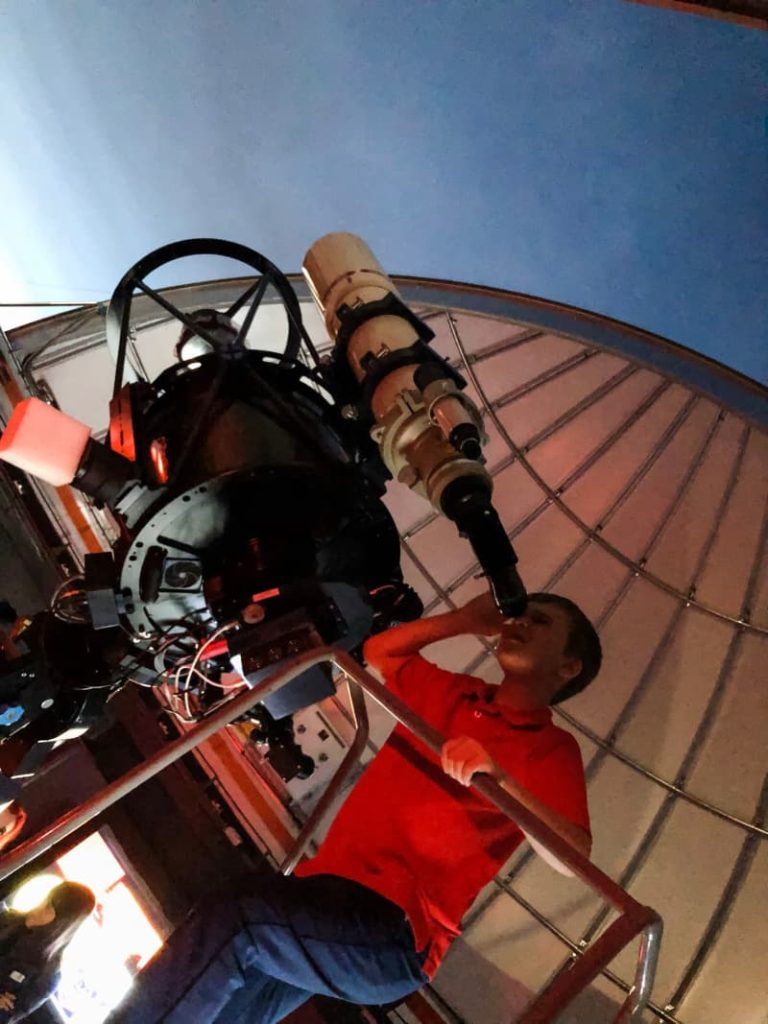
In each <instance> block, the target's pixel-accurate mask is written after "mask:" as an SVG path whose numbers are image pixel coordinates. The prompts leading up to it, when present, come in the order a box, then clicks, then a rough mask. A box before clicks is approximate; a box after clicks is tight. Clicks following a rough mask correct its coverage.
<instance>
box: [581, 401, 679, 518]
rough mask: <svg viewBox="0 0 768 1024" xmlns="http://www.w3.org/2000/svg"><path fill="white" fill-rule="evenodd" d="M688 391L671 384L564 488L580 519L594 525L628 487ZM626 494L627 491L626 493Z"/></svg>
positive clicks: (657, 448)
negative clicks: (583, 471)
mask: <svg viewBox="0 0 768 1024" xmlns="http://www.w3.org/2000/svg"><path fill="white" fill-rule="evenodd" d="M688 397H689V392H687V391H686V390H685V389H684V388H682V387H678V386H677V385H672V386H671V387H669V388H667V390H666V391H664V393H663V394H661V395H660V396H659V397H658V398H657V399H656V400H655V401H654V402H653V404H652V405H651V407H650V408H649V409H648V410H647V411H646V412H645V413H644V414H643V415H642V416H641V417H640V418H639V419H638V420H637V421H636V422H635V423H633V424H632V426H631V427H629V429H628V430H627V431H626V432H625V433H623V434H621V436H616V437H615V438H614V439H613V442H612V444H611V445H610V447H609V448H608V449H607V450H606V451H605V452H604V453H603V454H602V455H601V456H600V458H599V459H598V460H597V461H596V462H595V463H594V464H593V465H592V466H590V467H589V469H588V470H587V471H586V472H585V473H584V474H583V475H581V476H579V477H577V478H576V479H575V480H574V481H573V483H571V484H570V486H569V487H568V488H567V490H566V492H565V494H566V497H565V500H566V501H567V503H568V506H569V507H570V508H571V509H573V511H574V512H575V513H576V515H578V516H579V517H580V518H581V519H583V520H584V522H586V523H588V524H589V525H590V526H594V525H595V524H596V523H597V522H599V521H602V520H603V519H604V517H605V516H606V515H607V514H608V512H609V510H610V508H611V506H612V505H613V504H614V503H615V502H616V501H617V500H619V498H620V497H621V495H622V494H623V492H624V491H625V490H627V488H629V487H630V485H631V484H632V482H633V480H634V479H635V477H636V475H637V474H638V473H639V472H640V471H641V469H642V467H643V465H644V464H645V463H646V460H648V459H649V458H651V457H653V456H654V455H655V454H656V452H658V450H659V447H660V446H661V445H663V442H664V438H665V435H666V434H667V432H668V431H669V429H670V427H671V425H672V424H673V423H674V420H675V417H677V416H678V415H679V414H680V412H681V410H682V409H683V407H684V405H685V403H686V400H687V399H688ZM628 496H629V495H628Z"/></svg>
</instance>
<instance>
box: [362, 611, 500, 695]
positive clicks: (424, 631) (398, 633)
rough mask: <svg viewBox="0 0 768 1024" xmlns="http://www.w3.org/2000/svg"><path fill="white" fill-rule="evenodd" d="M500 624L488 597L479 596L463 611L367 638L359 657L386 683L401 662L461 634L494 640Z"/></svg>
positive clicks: (407, 624) (420, 621) (413, 623)
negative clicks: (473, 634) (432, 645)
mask: <svg viewBox="0 0 768 1024" xmlns="http://www.w3.org/2000/svg"><path fill="white" fill-rule="evenodd" d="M502 622H503V619H502V617H501V615H500V614H499V612H498V611H497V610H496V607H495V605H494V604H493V599H492V598H491V596H490V594H481V595H480V596H479V597H475V598H473V599H472V600H471V601H470V602H469V603H468V604H466V605H464V607H463V608H457V609H455V610H453V611H450V612H444V613H443V614H441V615H433V616H431V617H430V618H428V619H417V620H416V621H415V622H404V623H403V624H402V625H401V626H395V627H394V628H393V629H387V630H385V631H384V632H383V633H378V634H377V635H376V636H372V637H370V639H368V640H367V641H366V642H365V646H364V648H363V654H364V655H365V660H366V661H367V662H368V664H369V665H371V666H373V668H376V669H378V670H379V672H381V674H382V675H383V676H384V678H385V679H386V678H388V677H389V676H391V675H393V674H394V673H396V672H397V670H398V669H399V668H400V666H401V665H402V664H403V662H404V661H406V660H407V659H408V658H411V657H413V655H414V654H418V653H419V651H420V650H422V648H424V647H428V646H429V645H430V644H434V643H437V641H438V640H447V639H449V638H450V637H453V636H461V635H462V634H464V633H475V634H477V635H479V636H495V635H496V634H498V633H500V632H501V626H502Z"/></svg>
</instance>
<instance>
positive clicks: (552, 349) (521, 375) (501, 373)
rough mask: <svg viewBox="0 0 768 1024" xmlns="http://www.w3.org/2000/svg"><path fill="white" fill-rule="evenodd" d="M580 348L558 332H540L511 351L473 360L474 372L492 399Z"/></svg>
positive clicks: (526, 381) (520, 385)
mask: <svg viewBox="0 0 768 1024" xmlns="http://www.w3.org/2000/svg"><path fill="white" fill-rule="evenodd" d="M583 348H584V346H583V345H579V344H577V342H574V341H570V340H569V339H567V338H561V337H560V336H559V335H556V334H543V335H540V336H539V337H536V338H533V339H531V340H529V341H526V342H525V343H524V344H522V345H519V346H518V347H517V348H515V349H514V352H512V353H507V352H503V351H502V352H499V353H497V354H496V355H493V356H491V357H490V358H488V359H483V360H482V361H480V362H478V363H476V364H475V373H476V375H477V379H478V381H479V384H480V387H481V388H482V389H483V392H484V393H485V396H486V398H487V399H488V401H489V402H495V401H496V400H497V399H499V398H501V397H502V396H504V395H506V394H507V393H508V392H509V391H511V390H512V389H513V388H519V387H522V386H523V385H525V384H527V383H528V382H529V381H531V380H533V379H534V378H535V377H537V376H538V375H539V374H541V373H543V372H544V371H545V370H551V369H553V368H554V367H556V366H558V365H560V364H561V363H564V362H565V361H566V360H567V359H569V358H571V357H572V356H574V355H576V354H578V353H579V352H582V351H583ZM513 357H514V358H513Z"/></svg>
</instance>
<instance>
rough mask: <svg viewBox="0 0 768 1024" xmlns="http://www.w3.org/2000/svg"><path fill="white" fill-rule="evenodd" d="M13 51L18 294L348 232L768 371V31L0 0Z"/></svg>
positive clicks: (8, 278) (3, 120)
mask: <svg viewBox="0 0 768 1024" xmlns="http://www.w3.org/2000/svg"><path fill="white" fill-rule="evenodd" d="M0 53H2V61H0V141H1V142H2V148H1V149H0V288H1V289H2V296H1V297H0V301H6V302H9V301H17V300H29V299H33V298H36V299H57V300H61V301H65V300H69V301H93V300H95V299H97V298H100V297H106V296H108V295H109V294H110V293H111V291H112V288H113V287H114V285H115V283H116V282H117V280H118V278H119V277H120V276H121V275H122V273H123V272H124V271H125V270H126V269H127V267H128V266H129V265H130V264H131V263H133V262H134V261H135V260H136V259H138V257H140V256H141V255H142V254H143V253H144V252H145V251H147V250H149V249H151V248H154V247H155V246H158V245H161V244H164V243H165V242H168V241H172V240H174V239H178V238H184V237H192V236H195V235H215V236H219V237H226V238H231V239H234V240H237V241H241V242H244V243H246V244H248V245H251V246H253V247H254V248H256V249H259V250H261V251H262V252H264V253H265V254H266V255H267V256H269V257H270V258H271V259H273V260H274V261H275V262H276V263H278V265H280V266H281V267H282V268H283V269H284V270H297V269H298V268H299V266H300V263H301V259H302V256H303V254H304V251H305V249H306V248H307V247H308V246H309V245H310V244H311V242H312V241H314V239H315V238H316V237H318V236H319V235H321V234H323V233H325V232H327V231H332V230H351V231H355V232H357V233H358V234H361V235H362V236H363V237H365V238H366V240H367V241H368V242H369V244H370V245H371V246H372V248H373V249H374V251H375V252H376V253H377V255H378V256H379V258H380V259H381V260H382V262H383V263H384V264H385V266H386V267H387V268H388V269H389V270H391V271H392V272H393V273H397V272H399V273H407V274H422V275H428V276H435V277H445V278H453V279H461V280H467V281H475V282H480V283H484V284H490V285H498V286H502V287H507V288H511V289H515V290H518V291H523V292H530V293H532V294H537V295H543V296H546V297H549V298H553V299H557V300H560V301H563V302H569V303H573V304H575V305H579V306H583V307H585V308H587V309H593V310H595V311H597V312H602V313H606V314H608V315H611V316H615V317H618V318H620V319H623V320H627V321H629V322H630V323H634V324H637V325H639V326H641V327H645V328H647V329H649V330H652V331H656V332H658V333H660V334H664V335H666V336H668V337H670V338H673V339H674V340H676V341H680V342H682V343H683V344H686V345H689V346H690V347H692V348H695V349H698V350H699V351H701V352H704V353H706V354H707V355H710V356H713V357H714V358H717V359H720V360H721V361H723V362H726V363H728V364H729V365H732V366H734V367H736V368H737V369H739V370H741V371H743V372H746V373H748V374H750V375H751V376H754V377H757V378H759V379H765V378H766V376H768V343H767V342H766V338H768V329H767V328H768V317H767V316H766V308H767V303H766V295H767V294H768V174H767V173H766V171H767V166H766V165H767V161H766V134H765V113H766V91H767V90H766V79H767V78H768V76H767V75H766V71H765V68H766V66H768V34H766V33H761V32H757V31H754V30H748V29H745V28H740V27H738V26H734V25H729V24H725V23H722V22H718V21H713V20H709V19H705V18H699V17H694V16H689V15H682V14H672V13H670V12H668V11H662V10H657V9H654V8H649V7H643V6H639V5H635V4H632V3H627V2H624V0H589V2H587V3H584V2H583V0H574V2H569V0H504V2H499V3H496V2H492V0H487V2H472V0H463V2H452V0H441V2H437V0H420V2H410V3H407V2H404V0H386V2H384V0H380V2H373V0H357V2H353V0H314V2H310V0H306V2H295V0H281V2H280V3H278V2H276V0H273V2H270V3H260V2H257V0H248V2H245V0H242V2H241V0H197V2H188V0H185V2H181V0H163V2H162V3H157V2H155V0H152V2H147V0H132V2H131V3H124V2H123V0H70V2H62V0H48V2H45V0H3V2H2V3H0ZM214 272H215V271H214ZM193 276H198V275H197V273H195V274H194V275H193ZM201 276H202V275H201ZM10 317H11V313H10V311H7V310H0V323H3V324H4V325H5V326H10Z"/></svg>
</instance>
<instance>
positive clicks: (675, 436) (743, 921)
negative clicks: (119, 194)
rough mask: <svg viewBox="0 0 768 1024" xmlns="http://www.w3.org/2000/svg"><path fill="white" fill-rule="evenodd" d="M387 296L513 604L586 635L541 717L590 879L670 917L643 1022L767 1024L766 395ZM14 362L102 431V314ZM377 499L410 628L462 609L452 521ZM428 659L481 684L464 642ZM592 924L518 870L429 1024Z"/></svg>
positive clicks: (618, 341)
mask: <svg viewBox="0 0 768 1024" xmlns="http://www.w3.org/2000/svg"><path fill="white" fill-rule="evenodd" d="M395 280H396V283H397V284H398V286H399V288H400V290H401V294H402V296H403V298H404V299H405V301H406V302H408V303H409V304H410V305H411V307H412V308H413V309H414V310H415V311H416V312H418V313H419V315H420V316H422V317H425V318H426V319H428V320H429V323H430V326H431V327H432V329H433V330H434V331H435V334H436V339H435V342H434V344H435V345H436V346H437V348H438V349H439V351H440V352H441V353H442V354H444V355H446V356H448V357H449V358H450V359H451V360H452V361H453V362H454V365H456V367H457V368H458V369H459V370H460V371H461V372H462V373H463V374H464V376H465V377H466V379H467V380H468V382H469V390H470V393H471V394H472V396H473V397H474V399H475V400H476V401H477V403H478V405H479V406H480V407H481V408H482V410H483V415H484V419H485V424H486V429H487V432H488V434H489V437H490V441H489V445H488V448H487V449H486V454H487V459H488V466H489V469H490V471H491V473H492V475H493V477H494V484H495V502H496V506H497V508H498V509H499V511H500V514H501V516H502V519H503V521H504V523H505V525H506V527H507V529H508V531H509V535H510V537H511V539H512V540H513V542H514V544H515V548H516V550H517V552H518V555H519V557H520V568H521V573H522V575H523V578H524V579H525V581H526V584H527V586H528V588H529V590H552V591H556V592H558V593H561V594H564V595H565V596H567V597H570V598H572V599H573V600H575V601H576V602H577V603H578V604H580V605H581V607H582V608H583V609H584V611H585V612H586V613H587V614H588V615H589V616H590V617H591V618H592V619H593V621H594V622H595V624H596V626H597V628H598V630H599V632H600V635H601V638H602V642H603V647H604V652H605V660H604V667H603V670H602V672H601V675H600V677H599V678H598V680H597V681H596V682H595V683H594V684H593V685H592V686H591V687H590V688H589V689H588V690H586V691H584V693H582V694H580V695H579V696H577V697H575V698H573V699H572V700H571V701H569V702H567V703H566V704H565V705H564V706H562V707H559V708H557V709H556V713H557V716H558V720H559V724H561V725H563V727H564V728H567V729H569V730H570V731H572V732H573V733H574V735H575V736H576V738H577V739H578V741H579V743H580V745H581V749H582V754H583V757H584V762H585V767H586V771H587V777H588V782H589V793H590V806H591V812H592V818H593V833H594V839H595V844H594V851H593V860H594V861H595V863H596V864H597V865H598V866H599V867H600V868H601V869H603V870H604V871H606V872H607V873H608V874H610V875H611V876H612V877H614V878H615V879H617V881H619V883H620V884H621V885H622V886H623V887H625V888H626V889H627V890H628V891H629V892H630V893H631V894H632V895H633V896H634V897H635V898H636V899H638V900H640V901H641V902H644V903H648V904H650V905H652V906H655V907H657V908H658V909H659V910H660V912H661V913H662V914H663V916H664V919H665V939H664V943H663V946H662V955H661V959H660V963H659V968H658V973H657V978H656V985H655V990H654V996H653V1004H652V1007H651V1009H650V1010H649V1011H648V1013H647V1019H648V1020H649V1021H653V1020H662V1021H666V1022H668V1024H675V1022H681V1024H710V1022H711V1024H714V1022H721V1021H724V1020H728V1021H734V1022H735V1021H739V1022H740V1024H765V1021H766V1019H768V1018H766V1017H765V1006H766V1005H768V981H766V977H768V975H767V974H766V972H765V970H764V965H765V963H766V960H767V959H768V925H767V924H766V920H765V914H764V912H763V905H764V893H765V892H766V891H768V844H766V838H767V837H768V821H766V811H767V810H768V775H767V774H766V767H767V765H766V760H767V759H766V754H765V737H766V735H768V698H767V697H766V681H767V680H766V673H765V668H764V666H765V664H766V660H767V659H766V655H768V600H766V598H768V558H766V545H767V540H768V515H767V514H766V507H767V500H766V499H768V392H766V390H765V389H764V388H762V387H760V386H759V385H757V384H755V383H754V382H751V381H749V380H747V379H746V378H743V377H741V376H740V375H739V374H736V373H733V372H731V371H729V370H727V369H726V368H725V367H722V366H719V365H718V364H715V363H712V362H711V361H709V360H706V359H704V358H703V357H700V356H698V355H696V354H694V353H692V352H689V351H688V350H685V349H683V348H681V347H680V346H677V345H674V344H673V343H671V342H668V341H666V340H664V339H661V338H657V337H655V336H653V335H649V334H647V333H645V332H642V331H639V330H636V329H634V328H631V327H628V326H627V325H624V324H620V323H617V322H615V321H611V320H607V319H605V318H601V317H598V316H595V315H593V314H589V313H585V312H583V311H580V310H575V309H571V308H568V307H564V306H559V305H557V304H554V303H550V302H546V301H544V300H540V299H532V298H530V297H526V296H522V295H515V294H512V293H508V292H502V291H496V290H491V289H485V288H478V287H474V286H469V285H460V284H450V283H446V282H439V281H423V280H417V279H413V278H396V279H395ZM247 283H248V282H245V281H242V280H239V279H238V280H234V279H231V280H225V281H216V282H208V283H205V284H198V285H190V286H185V287H184V288H176V289H170V290H168V292H167V294H169V295H170V294H172V295H173V301H174V302H175V303H176V304H177V305H178V306H179V307H180V308H182V309H192V308H197V307H200V306H222V307H223V306H226V305H228V304H229V303H231V301H232V299H233V297H234V296H236V295H237V294H238V293H239V291H241V290H242V289H243V287H245V286H246V285H247ZM293 283H294V286H295V287H296V289H297V292H298V294H299V298H300V300H301V303H302V311H303V313H304V316H305V321H306V323H307V327H308V329H309V332H310V335H311V336H312V338H313V340H314V341H315V343H316V344H317V345H318V346H319V347H320V348H322V347H323V346H326V347H327V345H328V342H327V338H326V337H325V334H324V330H323V327H322V323H321V322H320V319H319V317H318V316H317V314H316V312H315V309H314V306H313V305H312V304H311V302H310V301H309V296H308V294H307V292H306V289H305V287H304V285H303V281H301V279H299V278H294V279H293ZM137 313H138V321H137V328H136V333H135V337H134V349H135V352H134V355H135V360H134V364H135V365H137V366H141V365H144V366H146V368H147V371H148V372H149V373H150V375H156V373H157V372H158V371H159V369H160V368H162V366H163V365H166V364H167V363H168V362H170V358H171V357H170V353H171V349H172V345H173V342H174V341H175V333H174V332H173V331H172V329H171V327H170V325H169V323H168V320H167V318H166V317H165V316H164V315H162V311H161V310H159V309H158V308H157V307H156V306H155V305H153V304H152V303H151V302H150V300H148V299H146V300H145V299H141V298H140V299H138V300H137ZM275 326H276V325H275V321H274V320H270V314H269V308H267V309H266V311H265V315H264V317H263V318H262V319H261V320H260V318H259V317H257V319H256V321H255V322H254V324H253V326H252V328H251V333H250V334H249V344H252V345H253V346H254V347H268V345H269V337H270V333H274V331H275ZM277 336H278V337H281V331H280V330H277ZM10 344H11V347H12V349H13V351H14V353H15V355H16V359H17V362H18V364H19V365H21V366H22V367H23V368H24V372H25V375H26V378H27V381H28V383H29V385H30V387H32V388H35V387H37V388H39V387H40V386H41V385H42V386H44V387H45V388H47V389H48V390H49V391H50V392H51V393H52V394H53V395H55V396H56V398H57V401H58V402H59V404H60V405H61V407H62V408H63V409H64V411H66V412H70V413H72V414H73V415H77V416H79V417H80V418H82V419H85V420H86V421H88V422H90V423H91V425H92V426H93V427H94V429H95V430H96V431H99V430H101V429H103V427H104V426H105V421H106V410H107V401H108V394H109V389H110V385H111V371H112V367H113V364H112V362H111V358H110V355H109V353H108V352H107V350H106V345H105V340H104V321H103V307H101V308H100V307H90V308H88V309H83V310H78V311H76V312H74V313H67V314H64V315H62V316H59V317H54V318H51V319H49V320H47V321H42V322H39V323H37V324H32V325H29V326H28V327H25V328H21V329H19V330H17V331H14V332H12V333H11V335H10ZM84 375H87V376H88V379H89V388H88V391H87V393H85V392H84V391H83V388H82V380H83V378H84ZM387 502H388V504H389V507H390V509H391V510H392V512H393V514H394V516H395V518H396V521H397V523H398V527H399V529H400V533H401V542H402V548H403V568H404V572H405V575H406V578H407V579H408V581H409V582H410V583H411V584H412V585H413V586H414V587H415V588H416V589H417V591H418V592H419V594H420V595H421V597H422V599H423V600H424V603H425V606H426V608H427V611H428V612H429V611H437V610H440V609H444V608H446V607H450V606H455V605H459V604H461V603H463V602H464V601H465V600H467V599H468V598H469V597H470V596H472V595H473V594H474V593H476V592H478V591H479V590H480V589H481V588H482V586H483V582H482V580H481V579H479V578H478V577H477V571H478V569H477V566H476V564H474V563H473V561H472V556H471V551H470V549H469V547H468V545H464V544H463V543H462V542H461V541H459V540H458V539H457V538H456V536H455V533H454V531H453V527H452V526H451V524H450V523H447V522H446V521H445V520H444V519H442V518H440V517H439V516H438V515H437V514H436V513H434V512H431V511H430V509H429V506H427V505H426V504H425V503H423V502H422V501H421V499H419V498H417V497H416V496H415V495H413V494H412V493H410V492H408V491H406V490H405V489H404V488H401V487H393V488H391V489H390V492H389V494H388V498H387ZM430 655H431V656H434V657H435V659H436V660H438V661H440V662H441V663H442V664H445V665H446V666H450V667H451V668H453V669H455V670H465V671H469V672H475V673H476V674H479V675H482V676H483V677H484V678H486V679H488V680H490V681H494V680H496V679H497V678H498V672H497V666H496V664H495V661H494V660H493V657H492V651H491V649H490V646H489V645H488V644H487V643H484V642H481V641H480V640H479V639H476V638H470V637H463V638H459V639H457V640H454V641H449V642H446V643H444V644H442V645H440V646H439V647H436V648H435V649H434V651H430ZM371 713H372V716H373V717H374V718H375V715H376V712H375V710H373V711H372V712H371ZM381 728H384V727H383V726H382V727H381ZM607 919H608V912H607V910H606V908H605V907H603V906H602V905H601V904H600V902H599V900H597V899H596V898H595V897H593V896H592V895H591V894H589V893H588V892H587V891H586V890H583V889H582V887H580V885H579V883H578V882H575V881H573V880H569V879H565V878H562V877H561V876H559V875H556V874H554V873H553V872H552V871H551V869H549V868H548V867H547V866H546V865H545V864H544V863H543V862H542V861H541V860H540V859H538V858H536V857H534V856H533V854H532V853H531V852H530V851H529V850H528V849H527V848H523V849H522V850H521V851H518V853H517V854H516V855H515V857H513V858H512V861H511V862H510V863H509V864H508V865H507V867H506V869H505V871H504V872H503V873H502V874H501V875H499V876H498V877H497V878H496V879H495V880H494V882H493V883H492V884H491V885H490V886H489V887H488V889H487V890H486V891H485V892H484V893H482V894H481V896H480V897H479V898H478V900H477V902H476V904H475V906H474V907H473V909H472V910H471V912H470V914H469V915H468V917H467V919H466V921H465V932H464V935H463V937H462V938H461V939H460V940H458V941H457V942H456V943H455V945H454V947H453V948H452V950H451V952H450V954H449V956H448V958H447V960H446V962H445V966H444V967H443V968H442V969H441V971H440V972H439V973H438V975H437V977H436V979H435V982H434V985H433V989H432V995H431V998H432V1000H433V1002H434V1005H435V1007H436V1008H437V1009H438V1012H440V1013H441V1014H442V1015H443V1016H444V1018H445V1019H446V1020H447V1021H466V1022H468V1024H495V1022H497V1021H498V1022H501V1021H505V1022H507V1021H509V1020H510V1016H511V1014H513V1013H514V1012H515V1011H516V1010H518V1009H522V1008H523V1006H524V1005H525V1003H526V1002H527V1001H528V999H529V998H530V996H531V994H532V993H534V992H536V991H539V990H540V989H541V988H542V987H543V986H544V985H546V984H547V983H548V981H549V980H550V979H551V978H552V977H553V976H555V975H556V974H557V973H559V972H561V971H563V970H567V968H568V965H569V963H570V962H571V960H572V958H573V957H576V956H578V955H579V952H580V950H581V949H583V948H584V947H585V946H586V945H587V944H588V943H589V942H591V941H592V940H593V939H594V938H595V937H596V936H597V935H598V934H599V933H600V932H601V930H602V929H603V928H604V927H605V925H606V923H607ZM632 977H633V965H632V962H631V957H630V955H629V954H625V955H622V956H620V957H619V958H618V959H617V961H616V962H615V963H614V965H613V967H612V970H611V971H610V972H606V974H605V975H604V976H603V977H602V978H601V979H599V980H598V982H596V983H595V984H594V985H593V986H592V987H591V988H590V989H589V990H588V991H587V992H585V993H584V994H583V996H582V997H581V998H580V999H579V1000H578V1001H577V1003H576V1004H575V1005H574V1006H573V1007H572V1008H571V1009H570V1010H569V1011H568V1012H567V1013H566V1014H565V1015H564V1016H563V1018H562V1020H563V1021H568V1022H572V1024H576V1022H581V1021H584V1022H586V1021H589V1022H594V1024H600V1022H601V1021H603V1020H605V1021H608V1020H612V1019H613V1017H614V1016H615V1013H616V1010H617V1008H618V1006H619V1005H620V1004H621V1002H622V1001H623V998H624V992H625V991H626V989H627V987H628V985H629V983H630V981H631V979H632ZM622 990H624V991H622ZM408 1013H409V1011H407V1010H403V1011H401V1014H402V1019H411V1018H409V1017H408V1016H407V1014H408ZM413 1019H415V1018H413Z"/></svg>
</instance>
